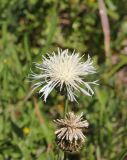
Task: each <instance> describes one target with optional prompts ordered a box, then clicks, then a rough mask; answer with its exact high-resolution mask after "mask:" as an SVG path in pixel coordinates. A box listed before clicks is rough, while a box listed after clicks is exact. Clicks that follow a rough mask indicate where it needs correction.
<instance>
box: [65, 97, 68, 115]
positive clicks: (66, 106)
mask: <svg viewBox="0 0 127 160" xmlns="http://www.w3.org/2000/svg"><path fill="white" fill-rule="evenodd" d="M67 112H68V99H66V100H65V108H64V118H65V116H66V113H67Z"/></svg>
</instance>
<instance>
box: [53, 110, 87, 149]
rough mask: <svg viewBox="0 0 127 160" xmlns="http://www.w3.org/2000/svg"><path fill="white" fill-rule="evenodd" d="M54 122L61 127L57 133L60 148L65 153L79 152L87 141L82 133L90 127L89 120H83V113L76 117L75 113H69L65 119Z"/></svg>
mask: <svg viewBox="0 0 127 160" xmlns="http://www.w3.org/2000/svg"><path fill="white" fill-rule="evenodd" d="M54 122H55V123H56V124H57V125H58V127H59V129H58V130H56V131H55V134H56V142H57V144H58V146H59V147H60V148H61V149H63V150H64V151H70V152H75V151H78V150H79V149H80V148H81V147H82V144H83V143H84V141H85V136H84V134H83V132H82V131H83V129H84V128H87V127H88V122H87V120H83V113H81V114H80V115H79V116H76V115H75V114H74V113H73V112H69V113H67V114H66V117H65V119H57V120H54Z"/></svg>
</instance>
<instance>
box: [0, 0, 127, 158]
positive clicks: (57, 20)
mask: <svg viewBox="0 0 127 160" xmlns="http://www.w3.org/2000/svg"><path fill="white" fill-rule="evenodd" d="M105 4H106V8H107V13H108V18H109V23H110V32H111V57H110V59H109V63H108V64H107V63H105V62H106V58H105V52H104V42H103V38H104V37H103V30H102V26H101V21H100V17H99V12H98V2H97V0H68V1H67V0H0V160H55V159H56V157H57V153H58V148H57V146H56V144H55V136H54V130H55V125H54V123H53V122H52V120H53V119H56V118H58V117H62V116H63V111H64V97H62V96H60V95H58V94H57V93H56V92H55V91H54V92H52V94H50V96H49V98H48V99H47V102H46V103H44V101H43V99H41V98H39V95H38V94H37V93H36V92H34V94H32V93H31V85H32V83H28V82H27V75H28V73H29V72H30V68H32V69H34V66H33V63H32V62H39V63H40V62H41V60H42V55H44V54H46V53H51V52H53V51H56V50H57V47H60V48H63V49H65V48H69V49H70V50H71V51H72V50H73V49H76V51H78V52H80V53H81V55H82V54H84V53H86V55H87V53H89V54H90V55H91V56H92V58H93V60H94V64H95V65H96V67H97V69H98V74H97V75H94V77H93V79H99V84H100V85H99V86H97V87H95V96H93V97H92V98H89V97H86V96H84V95H81V94H79V99H78V101H79V104H76V103H69V108H70V109H71V110H73V111H75V112H76V113H80V112H82V111H83V112H84V114H85V117H86V119H87V120H88V121H89V123H90V126H89V128H88V130H87V131H86V136H87V141H86V143H85V145H84V147H83V148H82V150H81V152H80V153H79V154H75V155H70V159H76V160H125V159H126V156H127V81H125V80H126V77H127V71H126V65H127V1H126V0H105ZM85 58H87V57H85ZM114 61H115V62H114ZM123 69H124V71H123ZM119 73H123V74H122V78H120V76H119Z"/></svg>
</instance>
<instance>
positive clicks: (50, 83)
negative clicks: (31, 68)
mask: <svg viewBox="0 0 127 160" xmlns="http://www.w3.org/2000/svg"><path fill="white" fill-rule="evenodd" d="M81 60H82V57H80V55H79V53H75V51H73V53H72V54H69V51H68V49H65V50H62V49H59V48H58V54H56V53H55V52H53V54H52V55H48V58H46V57H43V62H42V63H41V64H38V63H35V67H36V68H38V69H39V70H40V74H36V73H34V72H31V74H30V75H29V78H30V79H32V80H35V84H34V85H33V89H36V88H38V87H41V89H40V90H39V93H40V94H42V96H43V97H44V100H45V101H46V99H47V97H48V95H49V94H50V92H51V91H52V90H53V89H54V88H57V89H59V91H60V92H62V91H63V90H64V91H66V96H67V97H68V99H69V100H70V101H76V97H77V94H76V93H77V92H78V91H80V92H82V93H83V94H85V95H87V96H91V95H93V94H94V91H93V90H92V88H91V86H90V84H97V83H96V81H94V82H86V78H87V75H89V74H93V73H96V69H95V67H94V66H93V62H92V61H91V58H90V56H89V55H88V59H87V61H86V62H83V61H81Z"/></svg>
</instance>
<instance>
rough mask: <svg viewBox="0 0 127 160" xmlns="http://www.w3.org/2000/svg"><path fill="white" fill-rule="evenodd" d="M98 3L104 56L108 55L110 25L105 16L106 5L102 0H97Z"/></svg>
mask: <svg viewBox="0 0 127 160" xmlns="http://www.w3.org/2000/svg"><path fill="white" fill-rule="evenodd" d="M98 3H99V13H100V18H101V23H102V29H103V32H104V45H105V54H106V57H107V58H109V57H110V26H109V20H108V16H107V11H106V6H105V3H104V1H103V0H98Z"/></svg>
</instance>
